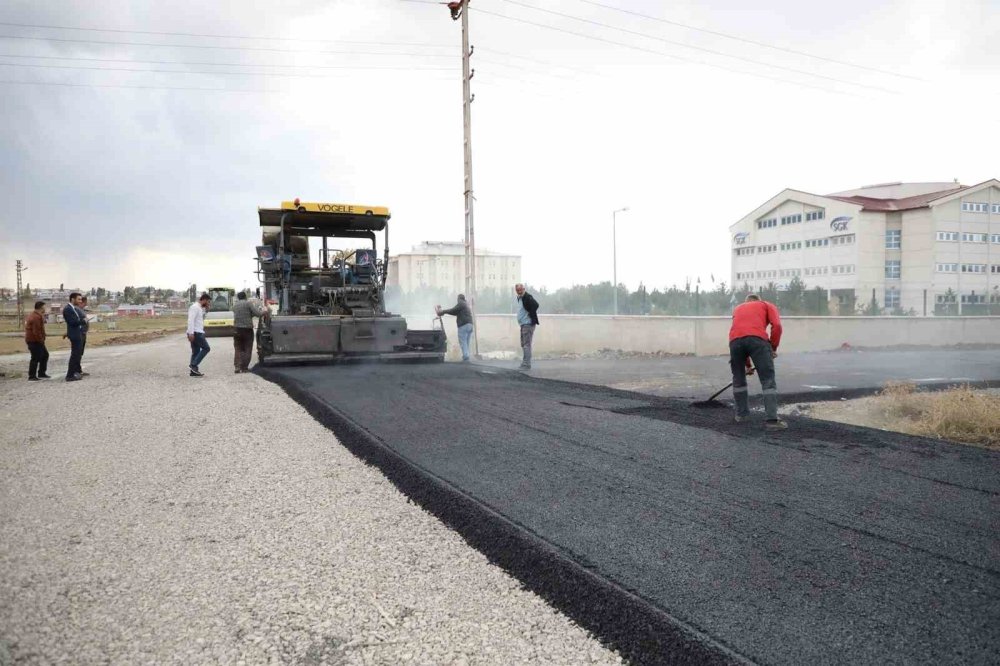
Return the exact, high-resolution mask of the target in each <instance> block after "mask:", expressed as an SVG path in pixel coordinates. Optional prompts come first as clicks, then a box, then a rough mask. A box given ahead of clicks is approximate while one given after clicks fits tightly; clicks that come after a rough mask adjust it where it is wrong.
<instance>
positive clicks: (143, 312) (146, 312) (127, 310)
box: [115, 303, 163, 317]
mask: <svg viewBox="0 0 1000 666" xmlns="http://www.w3.org/2000/svg"><path fill="white" fill-rule="evenodd" d="M162 308H163V306H162V305H159V306H158V305H157V304H156V303H145V304H143V305H130V304H127V303H123V304H121V305H119V306H118V309H117V310H115V314H117V315H118V316H119V317H156V316H157V315H158V314H159V313H158V312H157V309H162Z"/></svg>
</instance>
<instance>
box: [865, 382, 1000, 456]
mask: <svg viewBox="0 0 1000 666" xmlns="http://www.w3.org/2000/svg"><path fill="white" fill-rule="evenodd" d="M875 405H876V406H877V407H878V408H880V409H881V410H882V411H883V413H884V415H885V417H886V418H887V419H888V420H889V421H890V422H895V423H897V424H898V428H897V429H898V430H900V432H908V433H911V434H914V435H923V436H925V437H937V438H938V439H950V440H954V441H956V442H965V443H968V444H979V445H982V446H986V447H988V448H1000V395H995V394H991V393H988V392H985V391H974V390H973V389H971V388H970V387H968V386H956V387H954V388H950V389H948V390H946V391H938V392H920V391H917V387H916V386H914V385H913V384H903V383H891V384H887V385H886V386H885V388H884V389H882V391H881V392H880V393H879V394H878V396H877V397H876V399H875Z"/></svg>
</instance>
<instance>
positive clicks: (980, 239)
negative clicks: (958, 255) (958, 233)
mask: <svg viewBox="0 0 1000 666" xmlns="http://www.w3.org/2000/svg"><path fill="white" fill-rule="evenodd" d="M962 240H963V241H964V242H966V243H985V242H986V234H962Z"/></svg>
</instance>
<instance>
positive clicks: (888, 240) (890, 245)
mask: <svg viewBox="0 0 1000 666" xmlns="http://www.w3.org/2000/svg"><path fill="white" fill-rule="evenodd" d="M902 239H903V230H902V229H887V230H886V232H885V249H887V250H898V249H899V248H900V246H901V243H902Z"/></svg>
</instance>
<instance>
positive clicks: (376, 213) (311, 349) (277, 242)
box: [257, 199, 447, 364]
mask: <svg viewBox="0 0 1000 666" xmlns="http://www.w3.org/2000/svg"><path fill="white" fill-rule="evenodd" d="M258 216H259V218H260V226H261V231H262V234H261V239H262V243H261V245H259V246H258V247H257V263H258V275H259V276H260V279H261V282H262V283H263V288H264V297H265V299H266V302H267V303H268V304H272V306H271V310H270V311H269V314H266V315H265V316H264V317H263V318H262V320H261V324H260V326H259V327H258V329H257V353H258V358H259V360H260V362H261V363H263V364H268V363H274V362H278V361H342V360H352V359H355V360H357V359H360V360H365V359H368V360H382V361H404V360H411V361H443V360H444V355H445V350H446V346H447V340H446V338H445V333H444V331H443V330H440V329H435V330H409V329H408V328H407V326H406V320H405V319H404V318H403V317H402V316H400V315H398V314H392V313H390V312H386V309H385V284H386V279H387V277H388V268H389V218H390V217H391V216H390V214H389V209H388V208H383V207H379V206H358V205H349V204H328V203H305V202H300V201H299V200H298V199H296V200H294V201H284V202H282V204H281V207H280V208H259V209H258ZM376 232H383V252H384V254H383V257H382V258H381V259H380V258H379V257H378V248H377V244H376ZM309 239H317V241H318V242H317V245H320V247H317V248H316V250H317V253H318V257H317V260H316V261H315V262H313V261H312V257H311V256H310V248H309ZM358 239H361V240H367V241H370V243H371V247H370V248H367V247H364V248H353V249H351V248H349V247H347V246H351V245H357V244H358V242H357V241H358ZM274 305H276V307H274ZM275 310H276V311H275Z"/></svg>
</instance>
